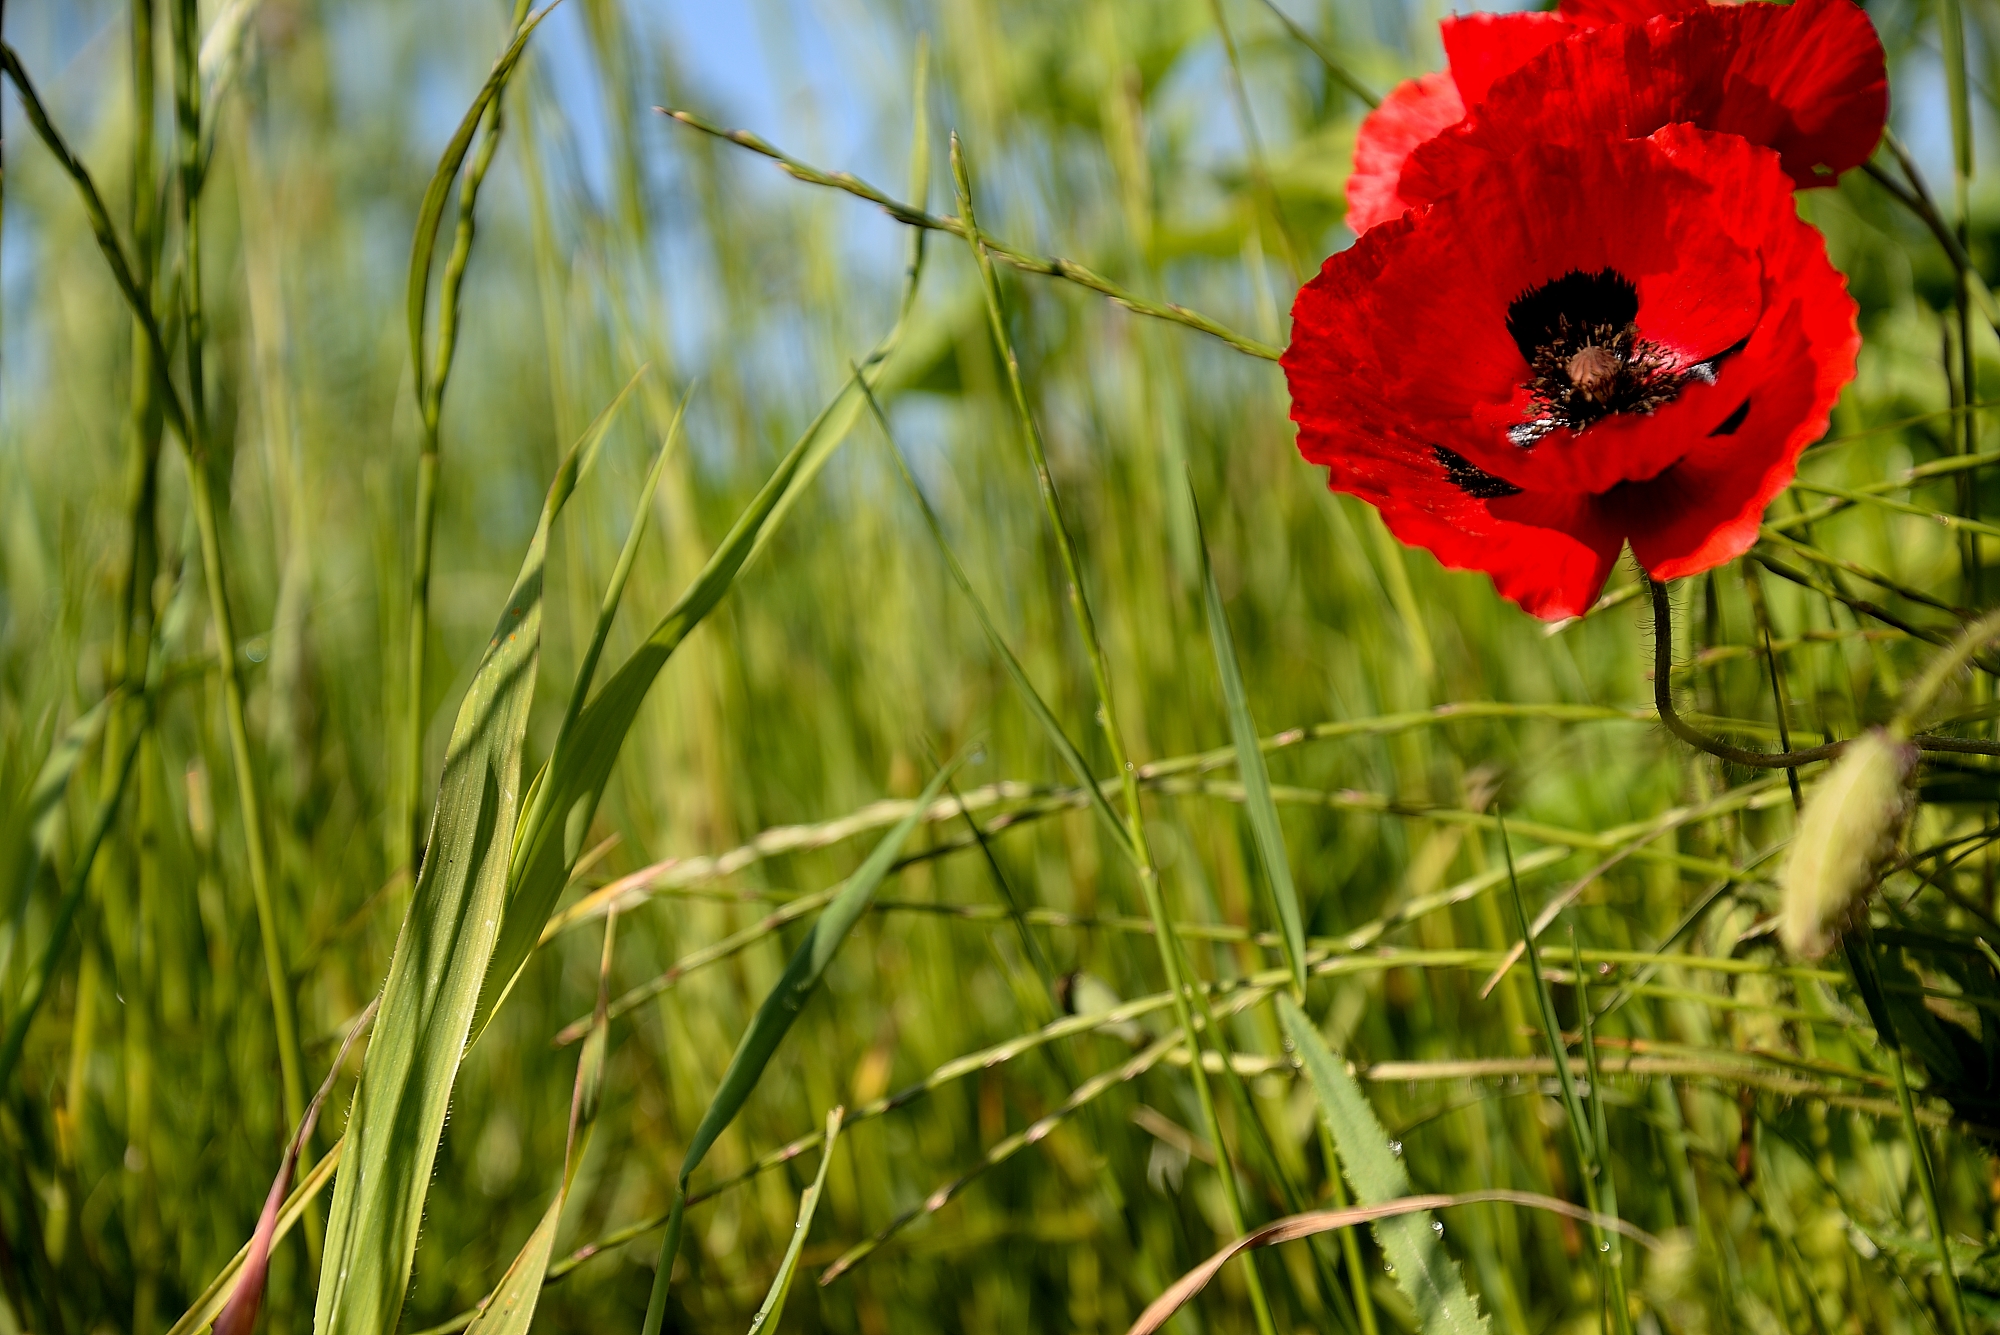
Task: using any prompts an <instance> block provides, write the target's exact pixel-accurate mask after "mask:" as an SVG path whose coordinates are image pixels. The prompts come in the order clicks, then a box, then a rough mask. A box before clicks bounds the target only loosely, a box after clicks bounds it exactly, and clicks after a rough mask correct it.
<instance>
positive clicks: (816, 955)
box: [641, 757, 962, 1335]
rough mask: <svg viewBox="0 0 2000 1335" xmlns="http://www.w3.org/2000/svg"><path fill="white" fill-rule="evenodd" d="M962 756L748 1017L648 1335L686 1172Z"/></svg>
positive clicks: (849, 886)
mask: <svg viewBox="0 0 2000 1335" xmlns="http://www.w3.org/2000/svg"><path fill="white" fill-rule="evenodd" d="M961 763H962V758H961V757H954V758H953V759H952V760H951V761H949V762H947V763H946V764H945V765H944V766H943V767H942V768H940V769H939V770H938V772H937V773H936V774H934V775H932V776H931V781H930V783H929V784H927V785H925V787H924V791H923V793H922V794H921V795H919V796H918V798H917V801H916V803H915V805H913V806H912V807H911V808H910V811H909V814H907V815H905V816H904V817H903V819H901V820H900V821H897V822H896V825H895V827H894V828H893V829H891V830H890V831H889V833H887V834H886V835H884V836H882V841H881V842H880V843H878V844H876V845H875V848H874V850H873V851H872V852H870V853H869V854H868V858H867V860H866V861H864V862H863V863H862V864H861V865H860V866H859V867H857V868H855V870H854V874H853V875H851V876H849V877H848V878H847V880H846V881H845V882H844V883H843V884H842V885H841V887H840V893H838V894H836V895H835V896H834V897H833V902H832V903H830V904H828V905H827V906H826V912H824V913H822V914H820V915H819V919H818V920H817V921H816V922H814V923H813V925H812V930H811V931H809V932H808V933H807V934H806V939H805V940H804V941H801V942H800V943H799V948H798V949H797V950H795V951H793V952H792V958H791V961H790V962H789V963H788V964H786V965H785V972H784V974H783V975H782V976H781V977H780V978H779V979H778V981H777V984H776V985H775V986H774V987H772V989H771V990H770V992H768V993H767V994H765V997H764V1001H763V1004H762V1005H760V1006H759V1007H758V1008H757V1014H756V1015H755V1017H753V1018H752V1019H751V1021H750V1027H749V1028H748V1029H746V1030H744V1031H743V1037H742V1039H741V1040H740V1041H738V1043H737V1045H736V1053H735V1055H734V1056H732V1057H731V1058H730V1059H729V1069H728V1070H726V1071H724V1072H723V1073H722V1083H721V1084H719V1085H718V1086H716V1090H715V1095H714V1097H713V1098H711V1099H710V1100H709V1101H708V1110H707V1111H706V1112H704V1113H703V1114H702V1118H701V1124H700V1125H698V1126H697V1127H695V1130H694V1136H693V1137H692V1139H690V1140H689V1141H688V1148H687V1153H686V1155H685V1156H684V1157H683V1158H682V1160H681V1175H680V1180H679V1181H678V1182H677V1183H676V1184H675V1187H674V1208H673V1214H672V1215H671V1216H670V1217H669V1219H668V1222H667V1236H666V1238H665V1239H664V1240H663V1241H662V1243H661V1246H660V1268H659V1270H658V1271H657V1272H656V1273H655V1274H654V1277H653V1296H652V1298H651V1299H650V1300H649V1301H648V1303H647V1304H646V1321H645V1324H644V1326H642V1327H641V1329H642V1330H643V1331H644V1332H645V1335H657V1332H658V1331H659V1329H660V1322H661V1319H662V1318H663V1317H664V1316H665V1313H666V1300H667V1287H668V1285H669V1284H670V1283H671V1281H672V1276H673V1268H674V1255H675V1253H677V1252H678V1251H679V1250H680V1231H681V1214H682V1211H683V1209H684V1207H685V1205H686V1200H687V1184H688V1179H689V1178H690V1177H692V1176H693V1175H694V1170H695V1169H697V1168H699V1167H700V1166H701V1161H702V1160H703V1159H704V1158H706V1157H707V1155H708V1151H709V1149H710V1148H711V1147H712V1146H713V1145H714V1144H715V1141H716V1137H718V1136H720V1135H721V1134H722V1133H723V1131H724V1130H726V1129H727V1128H728V1126H729V1124H730V1123H731V1122H733V1121H735V1120H736V1114H737V1113H739V1112H741V1111H742V1110H743V1105H744V1104H745V1103H747V1102H749V1100H750V1094H751V1092H752V1091H753V1090H755V1089H756V1088H757V1082H758V1081H759V1080H760V1079H762V1078H763V1075H764V1068H765V1066H767V1065H769V1064H770V1061H771V1057H772V1055H773V1054H774V1053H776V1052H777V1050H778V1045H779V1044H780V1043H782V1042H783V1041H784V1038H785V1035H786V1033H787V1032H789V1031H790V1029H791V1027H792V1021H794V1020H796V1019H798V1018H799V1012H800V1011H802V1010H804V1009H805V1004H806V1001H807V1000H808V999H809V998H810V997H811V996H812V994H813V990H814V989H815V988H817V987H818V986H819V980H820V976H821V975H822V974H824V973H825V972H826V966H827V965H828V964H829V963H831V962H832V960H833V957H834V955H836V954H837V953H839V950H840V945H841V942H843V941H845V940H846V939H847V934H848V933H849V932H850V931H852V930H853V929H854V924H855V923H856V922H857V921H859V919H860V917H861V915H862V914H863V913H866V912H867V911H868V905H869V903H870V902H871V901H872V900H873V899H874V898H875V891H876V890H877V889H878V888H879V887H880V886H881V884H882V880H883V878H884V877H886V876H887V875H888V874H889V868H890V867H891V866H893V865H894V864H895V861H896V855H897V854H898V853H900V852H901V851H902V848H903V842H904V841H905V840H907V839H908V838H909V837H910V832H911V831H912V830H914V829H916V828H917V825H918V823H919V822H920V821H922V819H923V814H924V811H925V810H926V809H927V808H928V807H929V806H930V804H931V803H933V802H935V801H937V797H938V794H939V793H941V792H943V791H944V786H945V784H946V783H948V782H949V781H950V779H951V776H952V774H953V773H954V772H955V771H956V770H957V769H958V767H959V765H960V764H961Z"/></svg>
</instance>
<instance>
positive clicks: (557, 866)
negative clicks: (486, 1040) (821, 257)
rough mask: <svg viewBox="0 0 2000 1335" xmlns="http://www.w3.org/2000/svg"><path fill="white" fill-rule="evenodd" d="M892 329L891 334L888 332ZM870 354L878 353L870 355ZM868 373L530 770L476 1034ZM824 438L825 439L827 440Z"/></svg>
mask: <svg viewBox="0 0 2000 1335" xmlns="http://www.w3.org/2000/svg"><path fill="white" fill-rule="evenodd" d="M892 338H893V335H892ZM878 362H879V355H878V357H877V358H875V359H871V364H875V363H878ZM868 373H869V372H868V371H867V370H866V369H865V368H864V370H863V371H862V372H860V373H857V376H856V378H855V379H851V380H849V381H848V382H847V384H846V386H845V387H844V388H843V389H842V390H841V391H840V393H839V394H837V395H835V396H834V399H833V401H832V402H831V403H829V404H828V405H827V406H826V408H825V409H824V410H823V411H821V413H820V415H819V416H818V417H817V418H815V419H814V421H813V423H812V425H811V426H809V427H807V428H806V430H805V434H803V435H802V436H800V437H799V439H798V441H797V443H796V444H794V445H793V446H792V448H791V449H790V450H789V451H787V452H786V454H785V457H784V458H783V459H782V460H780V461H779V464H778V467H777V468H776V469H775V470H774V471H773V472H772V474H771V476H770V478H769V479H768V480H766V481H765V483H764V486H763V488H762V489H761V490H760V491H758V493H757V495H756V496H755V497H754V498H753V499H752V500H751V502H750V504H749V505H748V506H747V507H746V508H745V509H744V511H743V513H742V514H740V515H738V516H737V519H736V523H735V525H734V526H733V527H732V528H731V529H730V530H729V534H728V536H726V537H725V538H723V540H722V543H721V545H720V546H718V547H717V548H716V549H715V552H714V554H713V555H711V556H710V557H709V559H708V564H707V565H705V566H703V567H702V570H701V573H700V574H698V575H696V576H695V579H694V582H693V583H692V584H690V585H689V586H688V588H687V590H686V591H685V592H683V593H682V594H681V596H680V599H679V600H678V601H677V602H676V603H675V604H674V605H673V607H672V608H671V609H669V610H668V612H667V614H666V616H664V617H663V618H661V620H660V622H659V624H658V625H657V626H655V627H654V628H653V632H652V634H651V635H649V636H647V637H646V642H645V643H644V644H642V645H640V646H639V648H638V649H637V650H635V651H634V652H633V654H632V656H631V657H630V658H628V659H626V660H625V662H624V664H623V666H621V667H620V668H619V669H618V671H617V672H616V673H614V674H613V675H612V677H611V680H609V681H607V682H606V683H605V684H604V688H603V689H602V690H600V691H599V692H598V693H597V696H596V697H595V698H594V699H592V700H591V701H590V703H589V704H587V705H585V706H584V707H583V709H582V711H581V712H580V713H578V714H577V715H576V716H575V722H574V723H573V724H572V725H571V726H569V727H567V728H565V729H564V731H563V734H562V736H561V738H560V739H559V740H558V742H557V744H556V748H555V751H554V752H553V754H551V755H550V756H549V759H548V763H547V764H546V765H544V766H543V768H542V772H541V773H540V774H539V775H537V776H536V778H535V784H534V789H533V794H532V797H531V800H530V803H529V810H528V813H527V816H526V818H525V819H524V820H523V821H522V823H521V828H520V833H519V836H518V837H517V838H516V840H515V842H514V850H513V866H512V870H511V872H510V875H509V878H508V883H509V886H510V889H509V891H508V895H507V915H506V921H505V923H504V924H503V925H502V928H501V933H500V941H499V945H498V947H497V948H496V949H495V950H494V952H493V962H492V968H491V970H490V974H489V977H488V979H487V982H486V988H485V991H484V993H483V994H482V996H481V997H480V1002H479V1012H478V1020H477V1022H476V1024H475V1026H474V1029H473V1035H474V1037H477V1036H478V1034H479V1033H480V1032H482V1031H483V1030H484V1029H485V1027H486V1022H487V1021H488V1020H489V1019H491V1018H492V1015H493V1012H494V1011H495V1010H496V1009H498V1008H499V1005H500V1003H501V1002H502V1001H504V1000H506V997H507V993H508V992H509V991H510V990H511V989H512V988H513V986H514V982H515V980H516V979H517V978H518V977H519V976H520V972H521V969H522V967H523V966H524V965H526V964H527V962H528V955H529V953H530V952H531V951H533V950H534V948H535V943H536V942H537V941H538V940H540V939H541V934H542V928H543V927H544V926H545V925H546V924H547V923H548V920H549V914H550V913H551V912H553V911H554V910H555V906H556V900H557V899H558V898H560V897H561V895H562V892H563V887H564V886H565V885H567V884H568V883H569V869H570V868H571V867H573V866H575V865H576V859H577V856H578V855H579V854H580V853H581V852H582V851H583V841H584V837H585V835H586V834H587V833H588V832H589V830H590V822H591V820H592V818H593V817H595V816H596V814H597V804H598V802H599V800H600V799H601V798H602V797H603V796H604V787H605V785H606V784H608V783H609V782H610V781H611V771H612V767H613V766H614V765H616V764H617V761H618V752H619V749H620V748H621V747H622V746H623V745H624V743H625V736H626V734H627V733H629V732H630V731H631V730H632V724H633V722H634V721H635V720H636V719H637V718H638V717H639V709H640V707H641V706H642V705H644V704H645V702H646V695H647V693H648V692H650V691H651V690H652V688H653V681H654V679H655V678H657V677H658V676H659V675H660V670H661V669H662V668H664V667H665V666H666V665H667V660H668V659H670V658H672V657H673V655H674V651H675V650H677V649H679V648H680V646H681V642H682V641H683V640H685V639H687V637H688V636H689V635H690V634H691V633H692V632H693V631H694V629H695V627H697V626H699V625H700V624H701V623H702V621H703V619H705V618H706V617H707V616H708V614H709V613H710V612H712V611H714V610H715V607H716V605H717V604H718V603H720V602H721V601H722V599H723V596H724V595H726V594H727V593H728V592H729V590H730V588H731V587H732V586H733V585H734V584H735V582H736V576H737V575H738V573H740V572H741V571H742V569H743V566H744V565H745V563H746V562H747V561H748V560H749V558H750V556H751V554H752V553H753V552H754V551H755V550H756V547H757V543H758V539H759V537H760V535H761V534H762V533H763V532H764V531H765V527H766V525H767V524H769V523H771V522H772V521H773V517H774V516H775V515H777V514H778V513H780V507H781V504H782V503H783V501H784V500H785V498H786V497H787V496H788V495H790V494H791V493H792V491H793V488H794V487H796V486H797V485H799V483H800V481H801V480H802V478H803V477H804V476H805V473H806V468H807V465H808V464H809V463H810V462H811V461H812V460H813V459H814V458H816V457H823V455H824V453H825V451H826V450H827V449H829V448H831V444H838V442H839V438H842V437H845V436H846V434H847V433H848V431H849V430H851V429H852V426H853V423H854V420H855V416H856V414H857V413H858V411H859V407H860V404H861V403H862V402H863V400H862V398H861V391H860V389H859V388H858V387H857V383H856V382H857V380H858V379H859V378H860V376H861V375H866V374H868ZM829 442H831V443H829Z"/></svg>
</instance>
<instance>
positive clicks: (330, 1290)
mask: <svg viewBox="0 0 2000 1335" xmlns="http://www.w3.org/2000/svg"><path fill="white" fill-rule="evenodd" d="M590 439H591V437H590V436H589V434H588V433H586V436H585V439H583V440H580V441H578V442H577V443H576V445H574V446H572V447H571V448H570V450H569V451H568V453H567V454H566V455H565V456H564V458H563V461H562V463H561V464H560V465H559V466H558V468H557V470H556V476H555V479H554V481H553V482H551V484H550V486H549V491H548V497H547V499H546V501H545V502H544V503H543V506H542V515H541V520H540V522H539V523H538V524H537V525H536V528H535V534H534V537H533V538H532V539H531V540H530V541H529V544H528V551H527V555H526V557H525V558H524V559H523V560H522V563H521V571H520V574H519V575H518V576H517V577H516V578H515V581H514V588H513V592H512V593H511V594H510V595H509V596H508V599H507V605H506V608H505V610H504V611H503V612H502V613H501V614H500V620H499V624H498V625H497V626H495V628H494V631H493V637H492V639H491V640H490V641H489V642H488V644H487V646H486V652H485V654H484V656H483V657H482V658H481V660H480V664H479V669H478V671H477V672H476V673H475V674H474V676H473V679H472V684H471V686H470V687H469V688H468V689H467V691H466V694H465V699H464V701H463V702H462V703H461V704H460V706H459V711H458V721H457V723H456V725H455V726H454V727H453V729H452V737H451V744H450V746H449V748H448V749H447V751H446V754H445V769H444V777H443V779H442V780H440V782H439V786H438V799H437V806H436V809H435V811H434V812H433V813H432V816H431V833H430V838H429V840H428V844H427V849H426V853H425V856H424V860H423V867H422V869H421V871H420V872H419V873H418V876H417V883H416V888H415V890H414V891H413V893H412V897H411V901H410V907H409V911H408V912H407V913H406V915H405V916H404V919H403V926H402V930H401V931H400V932H399V933H398V935H397V938H396V949H395V954H394V955H393V957H392V958H391V960H390V964H389V976H388V979H387V981H386V982H385V983H384V984H383V987H382V996H381V1011H380V1014H379V1015H378V1017H377V1020H376V1030H375V1036H374V1038H373V1040H372V1041H371V1042H370V1043H369V1045H368V1055H367V1058H366V1060H365V1061H364V1062H363V1064H362V1068H361V1079H360V1083H359V1084H358V1085H357V1087H356V1089H355V1093H354V1102H353V1108H352V1111H351V1112H350V1113H349V1115H348V1122H347V1134H346V1139H347V1143H348V1153H347V1159H346V1166H345V1168H344V1169H343V1171H342V1172H341V1173H340V1175H339V1178H338V1180H337V1181H336V1183H335V1184H334V1193H333V1207H332V1213H331V1216H330V1218H329V1220H328V1223H327V1234H326V1250H325V1254H324V1258H323V1261H322V1263H321V1269H320V1284H319V1297H318V1304H317V1307H316V1309H315V1313H314V1318H313V1328H314V1330H315V1331H316V1332H318V1335H384V1333H385V1332H387V1331H390V1330H393V1329H394V1328H395V1325H396V1321H397V1318H398V1316H399V1314H400V1313H401V1311H402V1306H403V1298H404V1294H405V1292H406V1291H407V1290H408V1288H409V1282H410V1268H411V1265H412V1263H413V1262H414V1260H415V1257H416V1248H417V1234H418V1231H419V1229H420V1227H421V1225H422V1222H423V1210H424V1197H425V1195H426V1193H427V1192H428V1191H429V1188H430V1177H431V1165H432V1163H433V1161H434V1160H435V1158H436V1156H437V1147H438V1138H439V1136H440V1135H442V1134H443V1131H444V1119H445V1112H446V1110H447V1109H448V1108H449V1107H450V1104H451V1089H452V1084H453V1081H454V1080H455V1078H456V1076H457V1073H458V1064H459V1061H460V1059H461V1057H462V1056H463V1053H464V1050H465V1046H466V1041H467V1038H468V1036H469V1034H470V1031H471V1026H472V1018H473V1011H474V1008H475V1006H476V1005H477V1003H478V999H479V989H480V983H481V981H482V980H483V979H484V978H485V976H486V969H487V964H488V962H489V961H490V959H491V957H492V952H493V944H494V941H495V938H496V937H497V935H498V930H499V926H500V920H501V914H502V911H503V909H504V908H505V904H506V890H507V866H508V852H509V850H510V848H511V847H512V844H513V834H514V823H515V819H516V816H517V813H518V810H519V804H520V795H521V794H520V788H521V745H522V740H523V737H524V735H525V733H526V731H527V725H528V706H529V704H530V702H531V701H532V700H533V698H534V689H535V676H536V669H537V666H538V664H539V661H540V650H541V624H542V575H543V566H544V563H545V560H546V554H547V550H548V540H549V531H550V529H551V527H552V526H553V525H554V523H555V520H556V516H557V515H558V514H559V513H560V512H561V510H562V508H563V505H564V504H565V503H566V502H567V501H568V500H569V498H570V495H571V493H572V492H574V491H575V489H576V485H577V481H578V475H579V473H580V471H581V466H582V464H583V463H584V462H586V459H587V456H588V455H589V454H590V450H589V449H588V448H587V446H588V445H589V442H590Z"/></svg>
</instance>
